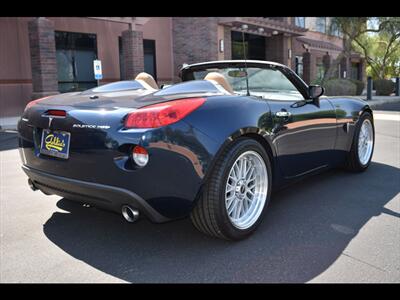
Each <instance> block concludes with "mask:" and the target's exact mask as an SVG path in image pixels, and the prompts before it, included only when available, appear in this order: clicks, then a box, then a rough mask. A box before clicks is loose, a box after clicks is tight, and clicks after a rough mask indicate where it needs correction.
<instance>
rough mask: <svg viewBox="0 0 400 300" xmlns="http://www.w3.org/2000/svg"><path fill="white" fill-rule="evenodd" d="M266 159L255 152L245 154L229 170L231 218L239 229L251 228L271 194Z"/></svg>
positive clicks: (227, 195) (228, 208)
mask: <svg viewBox="0 0 400 300" xmlns="http://www.w3.org/2000/svg"><path fill="white" fill-rule="evenodd" d="M268 188H269V187H268V172H267V167H266V165H265V162H264V160H263V158H262V157H261V155H260V154H258V153H257V152H255V151H246V152H244V153H242V154H241V155H240V156H239V157H238V158H237V159H236V161H235V163H234V164H233V166H232V168H231V170H230V171H229V175H228V179H227V182H226V188H225V207H226V211H227V213H228V217H229V219H230V221H231V223H232V224H233V226H235V227H236V228H238V229H247V228H249V227H251V226H252V225H253V224H254V223H256V221H257V220H258V218H259V217H260V215H261V212H262V211H263V209H264V205H265V202H266V199H267V194H268Z"/></svg>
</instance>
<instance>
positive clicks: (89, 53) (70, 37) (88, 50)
mask: <svg viewBox="0 0 400 300" xmlns="http://www.w3.org/2000/svg"><path fill="white" fill-rule="evenodd" d="M55 40H56V58H57V70H58V90H59V91H60V92H61V93H65V92H71V91H83V90H87V89H90V88H92V87H94V86H96V85H97V81H96V80H95V78H94V71H93V60H95V59H96V58H97V40H96V35H95V34H88V33H77V32H64V31H56V32H55Z"/></svg>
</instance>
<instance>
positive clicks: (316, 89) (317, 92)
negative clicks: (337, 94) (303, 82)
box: [308, 85, 325, 100]
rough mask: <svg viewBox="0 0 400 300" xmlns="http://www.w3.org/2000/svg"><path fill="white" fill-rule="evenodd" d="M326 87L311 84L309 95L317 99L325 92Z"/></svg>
mask: <svg viewBox="0 0 400 300" xmlns="http://www.w3.org/2000/svg"><path fill="white" fill-rule="evenodd" d="M324 91H325V90H324V88H323V87H322V86H320V85H310V86H309V87H308V95H309V97H310V98H311V99H313V100H317V99H318V98H319V97H321V96H322V95H323V94H324Z"/></svg>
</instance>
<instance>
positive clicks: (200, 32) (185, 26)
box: [172, 17, 230, 81]
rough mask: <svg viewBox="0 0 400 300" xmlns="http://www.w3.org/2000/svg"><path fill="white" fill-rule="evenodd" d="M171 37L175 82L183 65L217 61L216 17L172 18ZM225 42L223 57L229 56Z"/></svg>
mask: <svg viewBox="0 0 400 300" xmlns="http://www.w3.org/2000/svg"><path fill="white" fill-rule="evenodd" d="M172 35H173V55H174V64H175V66H174V71H175V81H178V80H179V78H178V73H179V70H180V67H181V66H182V64H184V63H187V64H192V63H198V62H203V61H210V60H218V18H217V17H173V18H172ZM225 37H226V33H225V32H224V39H225ZM227 42H229V41H225V42H224V48H225V51H228V52H225V51H224V52H225V54H224V56H226V55H229V50H230V49H228V48H230V46H229V45H228V44H227ZM227 49H228V50H227Z"/></svg>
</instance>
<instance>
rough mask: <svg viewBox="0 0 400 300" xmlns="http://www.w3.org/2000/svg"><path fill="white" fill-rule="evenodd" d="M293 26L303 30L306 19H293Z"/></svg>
mask: <svg viewBox="0 0 400 300" xmlns="http://www.w3.org/2000/svg"><path fill="white" fill-rule="evenodd" d="M294 24H295V25H296V26H298V27H302V28H305V27H306V18H305V17H295V18H294Z"/></svg>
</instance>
